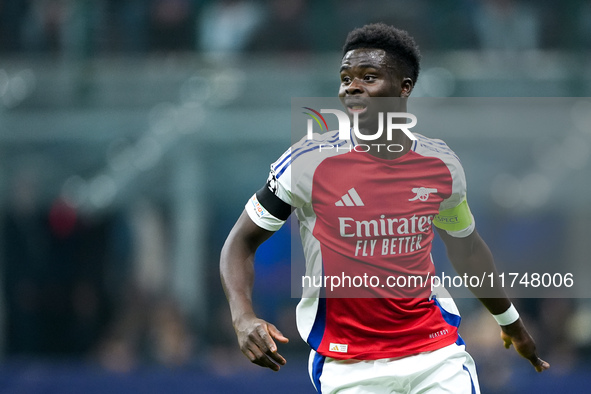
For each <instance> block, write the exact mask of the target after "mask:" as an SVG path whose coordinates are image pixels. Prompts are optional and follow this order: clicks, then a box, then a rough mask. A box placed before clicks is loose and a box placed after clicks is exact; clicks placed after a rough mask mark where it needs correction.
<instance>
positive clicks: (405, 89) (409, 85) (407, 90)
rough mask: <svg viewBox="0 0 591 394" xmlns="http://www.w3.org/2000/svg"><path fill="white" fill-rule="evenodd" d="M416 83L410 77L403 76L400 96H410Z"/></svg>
mask: <svg viewBox="0 0 591 394" xmlns="http://www.w3.org/2000/svg"><path fill="white" fill-rule="evenodd" d="M414 87H415V84H414V83H413V82H412V79H410V78H403V79H402V81H401V82H400V97H408V96H410V94H411V93H412V90H413V88H414Z"/></svg>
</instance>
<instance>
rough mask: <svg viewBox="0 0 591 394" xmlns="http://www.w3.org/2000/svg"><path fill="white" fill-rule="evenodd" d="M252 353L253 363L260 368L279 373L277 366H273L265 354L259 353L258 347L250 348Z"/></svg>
mask: <svg viewBox="0 0 591 394" xmlns="http://www.w3.org/2000/svg"><path fill="white" fill-rule="evenodd" d="M252 353H253V355H254V360H253V361H252V362H253V363H255V364H257V365H260V366H261V367H265V368H270V369H272V370H273V371H279V365H277V364H275V363H274V362H273V361H271V359H270V358H269V356H267V355H266V354H265V353H263V352H261V350H260V349H259V348H258V347H254V348H252Z"/></svg>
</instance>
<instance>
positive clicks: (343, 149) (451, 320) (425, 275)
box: [246, 132, 474, 359]
mask: <svg viewBox="0 0 591 394" xmlns="http://www.w3.org/2000/svg"><path fill="white" fill-rule="evenodd" d="M414 135H415V136H416V137H417V140H416V141H414V142H413V146H412V148H411V150H410V151H409V152H408V153H406V154H405V155H403V156H402V157H400V158H397V159H394V160H385V159H380V158H376V157H375V156H372V155H370V154H368V153H364V152H360V151H356V150H355V143H354V142H353V141H348V140H339V138H338V133H336V132H335V133H326V134H323V135H315V139H314V140H306V139H303V140H301V141H300V142H299V143H297V144H295V145H294V146H292V147H291V148H290V149H289V150H288V151H287V152H285V153H284V154H283V155H282V156H281V157H280V158H279V159H278V160H277V161H276V162H275V163H273V164H272V165H271V172H270V175H269V179H268V182H267V185H266V187H265V188H263V189H261V191H259V192H257V194H255V195H254V196H253V197H252V198H251V199H250V200H249V202H248V203H247V204H246V211H247V212H248V214H249V216H250V218H251V219H252V220H253V221H254V222H255V223H256V224H257V225H259V226H260V227H262V228H264V229H267V230H270V231H275V230H277V229H279V228H280V227H281V225H282V224H283V223H284V221H285V220H286V218H287V216H288V215H289V212H291V207H294V208H295V213H296V215H297V218H298V220H299V223H300V235H301V238H302V245H303V250H304V255H305V258H306V278H307V282H306V281H304V280H303V281H302V283H304V282H305V283H307V285H306V287H305V288H303V296H302V299H301V301H300V303H299V304H298V308H297V325H298V330H299V332H300V334H301V335H302V338H303V339H304V340H305V341H307V342H308V343H309V344H310V346H311V347H312V348H313V349H314V350H316V351H317V352H318V353H320V354H321V355H324V356H329V357H333V358H337V359H348V358H355V359H381V358H392V357H402V356H407V355H411V354H416V353H419V352H424V351H431V350H435V349H439V348H442V347H444V346H447V345H450V344H452V343H454V342H457V341H461V339H460V338H459V337H458V333H457V328H458V326H459V322H460V317H459V313H458V312H457V308H456V307H455V304H453V301H451V300H450V299H445V300H443V299H438V298H437V297H433V296H432V294H431V287H430V282H429V277H432V276H434V275H435V274H436V272H435V268H434V265H433V261H432V258H431V242H432V240H433V236H434V234H433V224H434V221H437V220H439V219H438V216H437V215H439V214H440V212H442V211H445V212H449V211H450V210H452V211H453V209H454V208H455V207H458V206H460V205H461V204H464V205H466V179H465V175H464V171H463V169H462V166H461V164H460V161H459V159H458V158H457V156H456V155H455V154H454V152H453V151H452V150H451V149H449V147H447V145H446V144H445V143H444V142H442V141H440V140H435V139H430V138H427V137H424V136H421V135H419V134H416V133H415V134H414ZM361 150H362V149H361ZM278 205H279V206H278ZM282 205H283V206H282ZM466 207H467V205H466ZM464 211H465V212H468V215H469V219H468V220H466V218H464V219H463V220H461V221H458V222H459V223H460V224H461V225H460V226H459V227H458V225H457V223H456V225H455V226H453V231H448V232H449V233H450V234H451V235H452V236H456V237H465V236H467V235H469V234H470V233H471V232H472V231H473V229H474V220H473V218H472V216H471V214H469V210H464ZM447 228H450V227H447ZM334 278H338V281H339V282H340V283H339V286H336V287H335V286H332V285H334V284H335V283H336V279H334ZM421 281H422V282H421Z"/></svg>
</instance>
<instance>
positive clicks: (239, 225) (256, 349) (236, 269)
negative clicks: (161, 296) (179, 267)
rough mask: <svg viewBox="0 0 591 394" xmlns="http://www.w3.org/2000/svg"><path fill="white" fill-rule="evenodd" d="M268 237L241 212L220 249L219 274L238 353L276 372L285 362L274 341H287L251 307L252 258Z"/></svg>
mask: <svg viewBox="0 0 591 394" xmlns="http://www.w3.org/2000/svg"><path fill="white" fill-rule="evenodd" d="M272 234H273V232H272V231H267V230H264V229H262V228H260V227H259V226H257V225H256V224H255V223H253V222H252V220H251V219H250V217H249V216H248V214H247V213H246V212H244V211H243V212H242V215H240V217H239V218H238V220H237V221H236V224H235V225H234V227H233V228H232V231H230V234H229V235H228V238H227V239H226V242H225V243H224V247H223V248H222V253H221V257H220V275H221V278H222V285H223V287H224V291H225V292H226V297H227V298H228V302H229V304H230V311H231V313H232V324H233V325H234V330H235V331H236V336H237V337H238V344H239V345H240V350H242V353H244V355H245V356H246V357H248V359H249V360H250V361H251V362H253V363H255V364H257V365H260V366H262V367H267V368H270V369H272V370H274V371H278V370H279V368H280V367H279V365H284V364H285V359H284V358H283V357H282V356H281V355H280V354H279V353H277V345H276V344H275V341H274V340H277V341H279V342H281V343H287V342H288V339H287V338H286V337H284V336H283V334H281V332H280V331H279V330H278V329H277V328H276V327H275V326H274V325H272V324H270V323H268V322H266V321H264V320H262V319H258V318H257V317H256V315H255V313H254V310H253V307H252V286H253V283H254V255H255V252H256V250H257V248H258V247H259V246H260V245H261V244H262V243H263V242H265V241H266V240H267V239H268V238H269V237H270V236H271V235H272Z"/></svg>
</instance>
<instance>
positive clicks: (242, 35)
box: [0, 0, 591, 56]
mask: <svg viewBox="0 0 591 394" xmlns="http://www.w3.org/2000/svg"><path fill="white" fill-rule="evenodd" d="M378 20H379V21H383V22H386V23H391V24H393V25H396V26H399V27H401V28H405V29H409V30H411V31H412V34H413V35H414V36H415V37H416V38H417V40H418V41H419V42H420V43H421V47H422V48H424V49H434V50H449V49H474V48H482V49H492V50H497V49H502V50H506V49H509V50H527V49H536V48H542V49H565V48H566V49H577V48H589V45H590V44H591V38H590V37H591V22H590V21H591V3H590V2H589V1H584V0H566V1H558V0H545V1H534V0H460V1H452V0H444V1H429V0H419V1H413V2H412V3H410V4H409V3H408V2H405V1H402V0H392V1H387V2H386V1H379V0H368V1H363V2H361V1H356V0H344V1H336V0H322V1H310V0H217V1H212V0H146V1H143V0H95V1H90V0H2V1H0V51H1V52H8V53H27V54H39V53H51V54H55V53H60V54H66V55H68V54H70V55H72V56H89V55H100V54H113V53H119V54H138V53H145V52H159V51H200V52H204V53H214V54H228V53H237V52H244V51H247V52H248V51H325V50H335V49H337V48H340V46H341V45H342V42H343V39H344V36H345V35H346V33H347V32H348V31H350V30H351V29H352V28H354V27H358V26H360V25H363V24H365V23H368V22H373V21H378Z"/></svg>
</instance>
